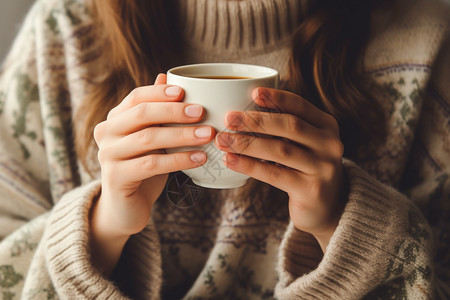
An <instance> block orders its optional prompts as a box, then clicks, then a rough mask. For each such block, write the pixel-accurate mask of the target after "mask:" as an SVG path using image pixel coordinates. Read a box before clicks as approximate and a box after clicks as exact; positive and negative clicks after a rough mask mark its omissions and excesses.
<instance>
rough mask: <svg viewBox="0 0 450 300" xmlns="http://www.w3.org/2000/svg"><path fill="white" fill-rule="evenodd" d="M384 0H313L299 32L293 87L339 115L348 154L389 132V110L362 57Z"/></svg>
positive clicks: (294, 41)
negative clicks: (376, 92) (375, 12)
mask: <svg viewBox="0 0 450 300" xmlns="http://www.w3.org/2000/svg"><path fill="white" fill-rule="evenodd" d="M382 2H384V1H381V0H380V1H372V0H366V1H360V0H341V1H336V0H321V1H311V5H310V8H309V13H308V17H307V18H306V19H305V20H304V21H303V22H302V23H301V24H300V26H299V27H298V28H297V30H296V32H295V34H294V39H293V48H292V57H291V65H290V82H289V89H290V90H293V91H294V92H297V93H298V94H300V95H302V96H303V97H304V98H306V99H308V100H309V101H310V102H313V103H314V104H315V105H316V106H318V107H320V108H321V109H323V110H324V111H326V112H328V113H330V114H331V115H333V116H334V117H335V118H336V119H337V121H338V123H339V126H340V131H341V139H342V141H343V143H344V146H345V154H344V155H345V156H347V157H352V156H354V155H355V154H356V153H355V151H356V149H358V148H361V147H364V148H367V147H366V146H367V143H369V142H373V143H379V142H382V140H383V139H384V138H385V136H386V128H385V124H386V122H385V118H386V116H385V115H384V113H383V110H382V108H381V106H380V105H379V103H377V102H376V100H375V99H374V97H373V96H372V94H371V92H372V91H373V89H374V88H375V87H374V86H373V83H372V82H371V81H370V80H369V79H368V78H367V77H366V76H364V73H363V70H362V61H361V60H362V59H363V54H364V52H365V47H366V45H367V42H368V38H369V33H370V32H369V30H370V17H371V12H372V11H373V10H374V9H375V3H376V5H382ZM366 151H367V149H366Z"/></svg>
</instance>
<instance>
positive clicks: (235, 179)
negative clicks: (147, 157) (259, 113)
mask: <svg viewBox="0 0 450 300" xmlns="http://www.w3.org/2000/svg"><path fill="white" fill-rule="evenodd" d="M278 81H279V75H278V72H277V71H276V70H274V69H271V68H267V67H263V66H256V65H246V64H235V63H210V64H195V65H186V66H180V67H176V68H173V69H170V70H169V71H168V72H167V84H170V85H177V86H180V87H181V88H183V89H184V92H185V96H184V102H186V103H195V104H200V105H202V106H203V107H204V109H205V116H204V118H203V119H202V121H201V122H199V123H198V124H202V125H210V126H212V127H214V128H215V129H216V131H217V132H221V131H225V129H226V128H225V123H224V118H225V114H226V113H227V112H228V111H246V110H254V102H253V100H252V97H251V93H252V91H253V89H254V88H256V87H270V88H277V87H278ZM169 126H186V124H184V125H182V124H170V125H169ZM191 150H203V151H205V152H206V153H207V157H208V158H207V161H206V163H205V164H204V165H203V166H201V167H198V168H195V169H189V170H183V172H184V173H185V174H186V175H188V176H189V177H190V178H191V179H192V181H193V182H194V183H195V184H197V185H199V186H203V187H208V188H217V189H226V188H236V187H240V186H242V185H244V184H245V183H246V181H247V179H248V176H247V175H244V174H241V173H237V172H235V171H232V170H230V169H228V168H226V167H225V165H224V164H223V161H222V160H223V156H224V152H222V151H220V150H219V149H217V148H216V146H215V145H214V141H212V142H210V143H209V144H206V145H202V146H189V147H180V148H171V149H167V152H168V153H173V152H181V151H191Z"/></svg>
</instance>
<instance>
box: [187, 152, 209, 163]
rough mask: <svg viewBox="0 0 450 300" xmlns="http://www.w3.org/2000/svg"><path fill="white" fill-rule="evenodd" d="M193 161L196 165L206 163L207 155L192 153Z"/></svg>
mask: <svg viewBox="0 0 450 300" xmlns="http://www.w3.org/2000/svg"><path fill="white" fill-rule="evenodd" d="M191 160H192V161H193V162H195V163H202V162H204V161H206V153H205V152H195V153H192V154H191Z"/></svg>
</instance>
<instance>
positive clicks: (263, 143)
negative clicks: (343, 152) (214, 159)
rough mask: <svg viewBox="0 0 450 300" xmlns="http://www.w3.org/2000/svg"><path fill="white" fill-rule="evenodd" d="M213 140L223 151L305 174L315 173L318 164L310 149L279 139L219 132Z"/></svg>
mask: <svg viewBox="0 0 450 300" xmlns="http://www.w3.org/2000/svg"><path fill="white" fill-rule="evenodd" d="M215 141H216V145H217V148H218V149H220V150H222V151H224V152H231V153H238V154H243V155H245V156H248V157H254V158H259V159H263V160H267V161H271V162H276V163H278V164H281V165H284V166H286V167H290V168H292V169H295V170H299V171H301V172H303V173H307V174H315V173H317V168H318V167H319V166H320V164H319V163H318V162H317V158H316V157H315V156H314V155H313V154H312V153H311V152H310V151H308V150H306V149H304V148H303V149H302V148H301V147H300V146H298V145H295V144H292V143H288V142H286V141H283V140H280V139H278V140H276V139H272V138H262V137H256V136H251V135H245V134H236V133H228V132H221V133H219V134H218V135H217V136H216V140H215Z"/></svg>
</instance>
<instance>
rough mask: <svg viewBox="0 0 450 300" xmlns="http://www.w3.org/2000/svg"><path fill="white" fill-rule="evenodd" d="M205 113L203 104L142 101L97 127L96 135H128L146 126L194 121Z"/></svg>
mask: <svg viewBox="0 0 450 300" xmlns="http://www.w3.org/2000/svg"><path fill="white" fill-rule="evenodd" d="M203 114H204V109H203V107H202V106H201V105H196V104H186V103H178V102H177V103H167V102H154V103H141V104H139V105H137V106H135V107H132V108H130V109H129V110H127V111H125V112H123V113H122V114H120V115H118V116H117V117H115V118H113V119H109V120H107V121H106V122H104V124H102V123H101V125H100V126H98V127H100V128H96V130H95V131H94V136H96V139H97V137H99V136H101V135H109V134H113V135H127V134H130V133H133V132H136V131H139V130H141V129H143V128H145V127H148V126H151V125H156V124H165V123H194V122H198V121H199V120H200V119H201V118H202V117H203Z"/></svg>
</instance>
